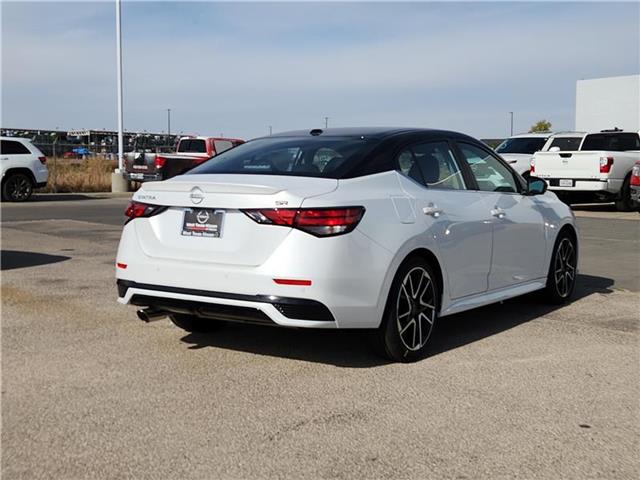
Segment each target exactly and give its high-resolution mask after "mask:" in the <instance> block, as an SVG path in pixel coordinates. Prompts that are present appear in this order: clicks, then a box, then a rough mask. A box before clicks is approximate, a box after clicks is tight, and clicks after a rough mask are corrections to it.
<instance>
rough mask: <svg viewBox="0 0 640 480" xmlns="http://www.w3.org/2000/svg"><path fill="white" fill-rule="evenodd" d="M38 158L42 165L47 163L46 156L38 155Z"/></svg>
mask: <svg viewBox="0 0 640 480" xmlns="http://www.w3.org/2000/svg"><path fill="white" fill-rule="evenodd" d="M38 160H40V163H41V164H43V165H46V164H47V157H38Z"/></svg>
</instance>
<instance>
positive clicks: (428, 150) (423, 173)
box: [398, 142, 465, 190]
mask: <svg viewBox="0 0 640 480" xmlns="http://www.w3.org/2000/svg"><path fill="white" fill-rule="evenodd" d="M398 169H399V170H400V171H401V172H402V173H403V174H404V175H406V176H407V177H409V178H412V179H414V180H415V181H416V182H418V183H421V184H423V185H426V186H427V187H429V188H438V189H445V190H464V188H465V185H464V180H463V178H462V173H461V172H460V169H459V168H458V164H457V163H456V161H455V157H454V156H453V152H452V151H451V149H450V148H449V144H448V143H447V142H428V143H421V144H418V145H413V146H411V147H409V148H407V149H405V150H403V151H402V152H401V153H400V155H398Z"/></svg>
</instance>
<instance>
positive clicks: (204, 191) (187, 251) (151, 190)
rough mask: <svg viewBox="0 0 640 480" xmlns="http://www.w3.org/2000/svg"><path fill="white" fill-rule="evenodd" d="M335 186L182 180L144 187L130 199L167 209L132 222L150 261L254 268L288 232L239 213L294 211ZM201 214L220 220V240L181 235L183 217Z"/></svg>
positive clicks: (263, 179)
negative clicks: (261, 210) (281, 209)
mask: <svg viewBox="0 0 640 480" xmlns="http://www.w3.org/2000/svg"><path fill="white" fill-rule="evenodd" d="M337 185H338V181H337V180H335V179H327V178H311V177H293V176H291V177H289V176H272V175H231V174H229V175H220V174H214V175H183V176H180V177H175V178H172V179H170V180H167V181H164V182H148V183H145V184H144V185H143V186H142V188H141V189H140V190H138V191H137V192H136V193H135V194H134V195H133V199H134V200H135V201H139V202H144V203H151V204H156V205H164V206H169V207H170V208H169V209H168V210H166V211H165V212H163V213H161V214H159V215H156V216H153V217H150V218H146V219H136V220H134V221H133V222H134V224H135V228H136V234H137V236H138V239H139V242H140V246H141V248H142V250H143V251H144V253H145V254H146V255H148V256H150V257H154V258H162V259H169V260H176V261H181V262H184V261H189V262H195V263H199V264H204V263H217V264H227V265H238V266H258V265H261V264H262V263H264V262H265V261H266V260H267V259H268V258H269V256H270V255H271V254H272V253H273V252H274V251H275V250H276V249H277V248H278V246H279V245H280V244H281V243H282V241H283V240H284V239H285V238H286V236H287V235H288V234H289V232H290V231H291V228H288V227H283V226H274V225H261V224H258V223H256V222H255V221H253V220H252V219H250V218H249V217H248V216H247V215H245V214H244V213H243V212H242V211H241V209H246V208H298V207H300V206H301V205H302V202H303V201H304V200H305V199H306V198H310V197H314V196H318V195H323V194H326V193H329V192H331V191H333V190H335V189H336V188H337ZM200 210H207V212H208V213H209V214H214V213H215V214H216V215H218V216H220V217H221V222H220V226H221V235H220V237H218V238H212V237H194V236H185V235H183V224H184V222H185V215H186V214H187V213H188V212H192V213H193V214H195V213H197V212H198V211H200ZM216 212H218V213H216ZM220 212H221V214H220ZM192 216H193V215H192Z"/></svg>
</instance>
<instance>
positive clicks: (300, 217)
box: [243, 207, 365, 237]
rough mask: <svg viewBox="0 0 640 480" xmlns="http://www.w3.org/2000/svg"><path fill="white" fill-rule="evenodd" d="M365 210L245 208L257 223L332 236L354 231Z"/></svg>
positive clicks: (354, 208)
mask: <svg viewBox="0 0 640 480" xmlns="http://www.w3.org/2000/svg"><path fill="white" fill-rule="evenodd" d="M364 211H365V210H364V207H331V208H298V209H296V208H269V209H264V208H263V209H259V210H243V212H244V213H245V214H246V215H247V216H248V217H249V218H251V219H252V220H253V221H255V222H257V223H262V224H265V225H281V226H286V227H292V228H297V229H298V230H302V231H303V232H307V233H310V234H311V235H315V236H316V237H331V236H335V235H342V234H345V233H349V232H351V231H353V229H354V228H356V226H357V225H358V223H360V220H361V219H362V216H363V215H364Z"/></svg>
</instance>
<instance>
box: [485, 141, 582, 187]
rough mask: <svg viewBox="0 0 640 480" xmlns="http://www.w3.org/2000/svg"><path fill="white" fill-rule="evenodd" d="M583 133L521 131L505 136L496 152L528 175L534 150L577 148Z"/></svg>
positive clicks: (516, 169) (524, 174)
mask: <svg viewBox="0 0 640 480" xmlns="http://www.w3.org/2000/svg"><path fill="white" fill-rule="evenodd" d="M584 136H585V133H581V132H558V133H551V132H547V133H523V134H519V135H514V136H513V137H510V138H507V139H506V140H505V141H504V142H502V143H501V144H500V145H498V146H497V147H496V152H497V153H499V154H500V156H501V157H502V158H504V159H505V160H506V161H507V163H509V165H511V167H512V168H513V169H514V170H515V171H516V172H518V173H519V174H520V175H522V176H523V177H525V178H526V177H527V176H528V175H529V170H530V169H531V161H532V160H533V155H534V153H536V152H546V151H548V150H550V149H553V150H554V151H565V150H577V149H578V147H579V146H580V142H581V141H582V138H583V137H584Z"/></svg>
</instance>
